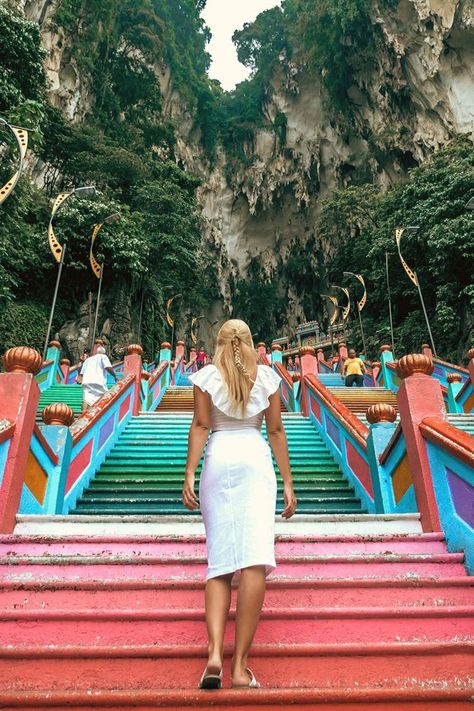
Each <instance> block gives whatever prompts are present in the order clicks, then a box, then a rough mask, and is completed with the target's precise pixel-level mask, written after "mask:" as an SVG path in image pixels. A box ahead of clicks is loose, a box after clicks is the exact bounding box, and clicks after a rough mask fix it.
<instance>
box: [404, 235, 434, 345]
mask: <svg viewBox="0 0 474 711" xmlns="http://www.w3.org/2000/svg"><path fill="white" fill-rule="evenodd" d="M418 229H419V227H415V226H411V227H397V229H396V230H395V242H396V243H397V248H398V256H399V257H400V261H401V263H402V266H403V268H404V270H405V271H406V273H407V275H408V278H409V279H410V280H411V281H412V282H413V284H415V286H416V287H417V289H418V294H419V297H420V301H421V308H422V309H423V314H424V316H425V321H426V326H427V328H428V333H429V336H430V341H431V347H432V349H433V354H434V355H435V356H436V355H437V353H436V348H435V344H434V340H433V334H432V333H431V327H430V322H429V319H428V314H427V312H426V306H425V302H424V299H423V294H422V292H421V286H420V282H419V281H418V277H417V275H416V272H415V271H414V270H413V269H412V268H411V267H410V266H409V265H408V264H407V263H406V261H405V260H404V259H403V256H402V252H401V249H400V242H401V240H402V235H403V233H404V232H416V230H418Z"/></svg>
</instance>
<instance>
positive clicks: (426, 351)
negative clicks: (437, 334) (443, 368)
mask: <svg viewBox="0 0 474 711" xmlns="http://www.w3.org/2000/svg"><path fill="white" fill-rule="evenodd" d="M421 352H422V353H423V355H425V356H426V357H427V358H429V359H430V360H433V351H432V350H431V346H429V345H428V344H427V343H423V344H422V346H421Z"/></svg>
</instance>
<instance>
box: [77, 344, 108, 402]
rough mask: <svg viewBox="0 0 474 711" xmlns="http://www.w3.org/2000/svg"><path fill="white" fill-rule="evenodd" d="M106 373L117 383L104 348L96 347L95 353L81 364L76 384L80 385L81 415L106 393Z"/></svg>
mask: <svg viewBox="0 0 474 711" xmlns="http://www.w3.org/2000/svg"><path fill="white" fill-rule="evenodd" d="M107 373H110V374H111V375H112V377H113V378H114V379H115V382H117V380H118V377H117V375H116V373H115V372H114V369H113V368H112V363H111V362H110V360H109V359H108V357H107V356H106V355H105V348H104V346H98V347H97V352H96V354H95V355H93V356H89V358H87V360H85V361H84V363H83V364H82V368H81V372H80V373H79V375H78V376H77V382H78V383H79V385H81V384H82V414H83V415H84V413H86V412H87V410H88V409H89V408H90V407H92V405H95V403H96V402H97V401H98V400H100V398H101V397H102V395H105V393H106V392H107Z"/></svg>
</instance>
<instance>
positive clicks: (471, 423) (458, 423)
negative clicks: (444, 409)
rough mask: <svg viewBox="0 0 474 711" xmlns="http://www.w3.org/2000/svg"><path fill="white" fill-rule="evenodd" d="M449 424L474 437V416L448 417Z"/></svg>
mask: <svg viewBox="0 0 474 711" xmlns="http://www.w3.org/2000/svg"><path fill="white" fill-rule="evenodd" d="M448 422H449V424H450V425H453V427H457V428H458V429H459V430H462V431H463V432H467V434H470V435H472V436H473V437H474V414H467V415H448Z"/></svg>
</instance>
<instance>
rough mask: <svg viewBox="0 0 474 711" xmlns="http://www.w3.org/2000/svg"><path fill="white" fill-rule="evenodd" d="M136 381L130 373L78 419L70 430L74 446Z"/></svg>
mask: <svg viewBox="0 0 474 711" xmlns="http://www.w3.org/2000/svg"><path fill="white" fill-rule="evenodd" d="M134 381H135V375H134V374H133V373H130V374H129V375H126V376H125V377H124V378H122V379H121V380H119V382H118V383H117V384H116V385H114V386H113V388H111V389H110V390H109V391H108V392H107V393H105V394H104V395H103V396H102V397H101V398H100V400H99V401H98V402H97V404H96V405H94V406H93V407H92V408H91V409H90V410H89V411H88V412H86V413H85V414H84V415H82V417H80V418H78V419H77V420H76V421H75V422H74V423H73V424H72V425H71V427H70V428H69V429H70V432H71V434H72V442H73V445H75V444H77V443H78V442H79V440H80V439H82V437H83V436H84V435H85V434H86V432H87V431H88V430H89V429H90V428H91V427H92V426H93V425H94V424H95V423H96V422H97V420H98V419H99V418H100V417H101V415H102V414H103V413H104V412H106V411H107V410H108V409H109V408H110V407H111V406H112V405H113V403H114V402H115V400H117V399H118V398H119V397H120V395H121V394H122V392H123V391H124V390H125V389H126V388H128V386H129V385H131V384H132V383H133V382H134Z"/></svg>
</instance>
